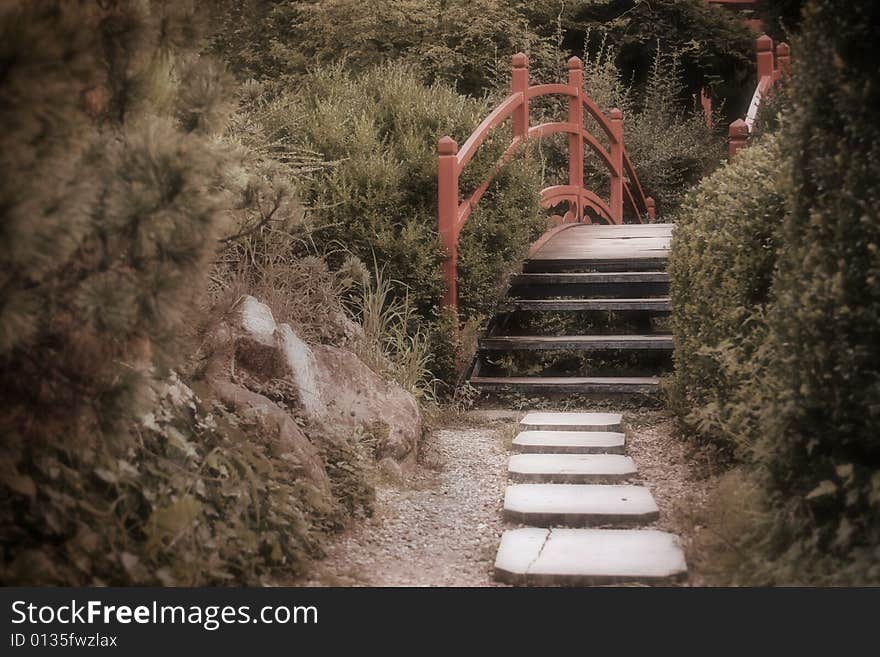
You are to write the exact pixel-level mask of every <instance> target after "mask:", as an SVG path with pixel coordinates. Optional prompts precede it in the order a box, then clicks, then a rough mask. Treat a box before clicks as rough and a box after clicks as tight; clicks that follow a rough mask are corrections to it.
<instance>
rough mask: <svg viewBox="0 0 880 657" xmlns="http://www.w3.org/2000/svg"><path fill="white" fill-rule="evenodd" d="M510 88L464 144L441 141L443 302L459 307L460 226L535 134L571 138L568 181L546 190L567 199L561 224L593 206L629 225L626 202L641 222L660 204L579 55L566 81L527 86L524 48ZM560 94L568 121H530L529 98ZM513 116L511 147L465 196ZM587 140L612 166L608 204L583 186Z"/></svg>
mask: <svg viewBox="0 0 880 657" xmlns="http://www.w3.org/2000/svg"><path fill="white" fill-rule="evenodd" d="M512 65H513V71H512V76H511V93H510V95H509V96H508V97H507V98H505V99H504V100H503V101H502V102H501V103H500V104H499V105H498V106H497V107H496V108H495V109H494V110H493V111H492V112H491V113H490V114H489V115H488V116H487V117H486V118H485V119H483V121H482V122H481V123H480V125H479V126H477V128H476V130H474V132H473V133H472V134H471V136H470V137H468V139H467V140H466V141H465V142H464V144H462V146H461V148H458V145H457V144H456V143H455V141H453V140H452V139H451V138H450V137H443V138H441V139H440V140H439V142H438V144H437V159H438V161H437V219H438V228H439V232H440V241H441V243H442V245H443V248H444V251H445V252H446V253H445V258H444V261H443V277H444V279H445V281H446V291H445V293H444V296H443V304H444V305H445V306H451V307H453V308H454V307H455V306H456V305H457V281H456V279H457V271H456V270H457V267H458V237H459V234H460V233H461V229H462V227H463V226H464V224H465V222H466V221H467V219H468V217H469V216H470V214H471V212H472V211H473V209H474V207H476V205H477V203H478V202H479V201H480V199H481V198H482V197H483V195H484V194H485V193H486V190H487V189H488V188H489V185H490V184H491V182H492V180H493V179H494V177H495V175H496V174H497V173H498V170H499V169H500V168H501V167H502V166H504V164H506V163H507V162H508V161H509V160H510V158H511V157H513V156H514V155H515V154H516V152H517V151H518V150H519V148H520V146H522V144H524V143H525V142H526V141H527V140H529V139H536V138H540V137H542V136H545V135H549V134H554V133H558V132H565V133H567V134H568V135H569V172H568V176H569V179H568V182H569V184H568V185H558V186H554V187H548V188H547V189H545V190H543V191H542V192H541V205H542V206H543V207H546V208H552V207H555V206H557V205H560V204H562V203H567V204H568V206H569V210H568V211H567V212H566V213H565V214H564V216H561V217H560V216H558V215H557V217H556V218H557V219H558V220H559V221H562V222H569V221H570V222H575V223H580V222H590V221H591V219H590V216H589V215H588V214H587V213H586V210H588V209H589V210H591V211H592V212H594V213H595V214H596V215H598V216H599V217H600V218H601V219H602V220H604V221H607V222H608V223H614V224H620V223H623V216H624V215H623V204H624V200H626V202H627V204H628V206H629V207H630V208H631V209H632V212H633V216H634V217H635V218H636V220H637V221H639V222H641V221H643V217H644V218H647V219H648V220H652V219H653V218H654V214H655V211H654V201H653V199H651V198H650V197H646V196H645V194H644V191H643V190H642V186H641V185H640V184H639V180H638V177H637V176H636V172H635V169H634V168H633V166H632V163H631V162H630V161H629V157H628V156H627V155H626V151H625V149H624V144H623V118H622V116H621V114H620V110H612V111H611V112H610V113H609V115H605V114H604V113H603V112H602V111H601V110H600V109H599V107H598V105H596V103H595V102H594V101H593V100H592V99H591V98H590V97H589V96H587V95H586V94H585V93H584V91H583V64H582V62H581V60H580V59H578V58H577V57H572V58H571V59H570V60H569V62H568V82H567V84H542V85H536V86H532V87H530V86H529V61H528V57H527V56H526V55H525V54H524V53H517V54H516V55H514V56H513V60H512ZM545 95H559V96H565V97H568V99H569V103H568V117H567V118H568V120H567V121H566V122H550V123H542V124H540V125H537V126H534V127H530V126H529V100H530V99H532V98H536V97H538V96H545ZM585 113H588V114H589V115H591V116H592V117H593V118H594V119H595V120H596V122H597V123H598V125H599V128H600V129H601V130H602V132H604V133H605V135H606V136H607V138H608V142H609V143H610V144H611V148H610V150H606V149H605V148H604V147H603V146H602V144H601V142H600V141H599V140H598V139H597V138H596V137H595V136H594V135H593V134H591V133H590V132H589V131H588V130H586V129H585V128H584V115H585ZM508 119H510V120H511V123H512V131H513V141H512V142H511V144H510V146H508V148H507V149H506V150H505V152H504V155H503V156H502V157H501V158H500V159H499V160H498V162H497V163H496V165H495V167H494V168H493V170H492V171H491V172H490V173H489V175H488V176H487V178H486V179H485V180H484V181H483V182H482V183H481V184H480V185H479V186H478V187H477V188H476V190H474V191H473V192H472V193H471V195H470V196H469V197H468V198H466V199H464V200H463V201H459V185H458V183H459V176H460V174H461V172H462V170H463V169H464V167H466V166H467V165H468V163H469V162H470V161H471V160H472V159H473V157H474V155H475V154H476V152H477V150H478V149H479V147H480V145H481V144H482V143H483V142H484V141H485V140H486V138H487V137H488V135H489V133H490V132H491V131H492V130H493V129H495V128H496V127H498V126H499V125H501V124H502V123H504V122H505V121H507V120H508ZM585 144H587V145H589V146H590V148H591V149H592V150H593V151H594V152H595V153H596V154H597V155H598V156H599V158H600V159H601V160H602V162H603V163H604V164H605V165H606V166H607V167H608V171H609V176H610V178H611V194H610V199H609V201H608V202H607V203H606V202H605V201H604V200H603V199H602V198H600V197H599V196H598V195H597V194H595V193H594V192H592V191H590V190H587V189H584V169H583V166H584V145H585Z"/></svg>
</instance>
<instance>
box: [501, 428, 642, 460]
mask: <svg viewBox="0 0 880 657" xmlns="http://www.w3.org/2000/svg"><path fill="white" fill-rule="evenodd" d="M625 443H626V435H625V434H622V433H616V432H612V431H521V432H520V433H519V434H518V435H517V437H516V438H514V439H513V450H514V451H516V452H524V453H529V454H542V453H546V454H623V451H624V444H625Z"/></svg>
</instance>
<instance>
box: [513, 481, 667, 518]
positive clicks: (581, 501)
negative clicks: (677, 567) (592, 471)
mask: <svg viewBox="0 0 880 657" xmlns="http://www.w3.org/2000/svg"><path fill="white" fill-rule="evenodd" d="M659 515H660V511H659V509H658V508H657V503H656V502H655V501H654V496H653V495H651V491H649V490H648V489H647V488H645V487H644V486H625V485H624V486H620V485H596V484H513V485H511V486H508V487H507V491H506V492H505V493H504V519H505V520H509V521H511V522H520V523H523V524H527V525H536V526H539V527H548V526H554V525H565V526H568V527H585V526H590V525H611V524H619V525H638V524H645V523H649V522H653V521H654V520H656V519H657V518H658V517H659Z"/></svg>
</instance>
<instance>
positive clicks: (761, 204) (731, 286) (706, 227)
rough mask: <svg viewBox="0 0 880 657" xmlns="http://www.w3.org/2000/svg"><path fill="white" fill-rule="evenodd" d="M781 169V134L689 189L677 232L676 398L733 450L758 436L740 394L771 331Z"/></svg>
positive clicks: (690, 418)
mask: <svg viewBox="0 0 880 657" xmlns="http://www.w3.org/2000/svg"><path fill="white" fill-rule="evenodd" d="M782 169H783V158H782V155H781V154H780V152H779V146H778V144H777V142H776V140H775V139H770V140H768V141H767V142H766V143H764V144H762V145H758V146H752V147H751V148H748V149H745V150H743V151H741V152H740V153H739V154H738V156H737V158H736V159H735V160H734V161H733V163H732V164H728V165H727V166H725V167H723V168H721V169H719V170H718V171H716V172H715V173H714V174H712V175H711V176H709V177H708V178H706V179H705V180H704V181H703V182H701V183H700V184H699V185H698V186H697V187H696V188H695V189H694V190H693V191H691V193H690V194H689V195H688V197H687V198H686V200H685V202H684V204H683V206H682V209H681V211H680V213H679V215H678V217H677V221H676V226H675V231H674V232H673V241H672V252H671V256H670V260H669V273H670V277H671V293H672V326H673V331H674V334H675V338H676V343H675V353H674V359H675V373H674V377H673V380H672V382H671V383H672V385H671V392H672V395H671V398H672V400H673V402H674V405H675V407H676V409H677V410H678V412H679V413H680V414H681V415H682V417H683V418H684V419H685V420H686V422H687V423H688V424H690V425H691V426H692V427H695V428H698V429H699V431H700V432H701V433H702V434H703V435H704V436H706V437H709V438H711V439H714V440H717V441H719V442H720V443H721V444H722V445H724V446H725V447H727V448H735V447H740V448H742V449H747V447H748V441H749V440H751V439H752V438H753V436H754V429H755V427H752V426H747V425H748V423H749V422H750V420H753V418H750V417H749V414H748V413H745V414H744V413H743V412H742V409H740V408H738V407H737V404H736V400H737V399H738V398H740V397H741V394H742V388H743V387H744V386H746V387H747V386H748V385H749V384H750V383H751V381H750V380H749V376H750V375H753V372H751V371H749V369H748V368H749V364H750V363H751V361H752V358H753V357H754V355H755V352H756V350H757V349H758V348H759V347H760V345H761V343H762V340H763V339H764V338H765V336H766V325H765V322H764V318H763V315H764V312H765V310H766V306H767V303H768V301H769V291H770V285H771V282H772V278H773V272H774V269H775V265H776V258H777V252H778V250H779V248H780V244H779V232H780V230H781V224H782V221H783V218H784V216H785V211H786V210H785V197H784V188H783V184H784V178H783V176H782V173H781V172H782Z"/></svg>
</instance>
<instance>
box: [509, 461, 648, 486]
mask: <svg viewBox="0 0 880 657" xmlns="http://www.w3.org/2000/svg"><path fill="white" fill-rule="evenodd" d="M507 472H508V474H509V475H510V478H511V479H512V480H514V481H523V482H533V483H540V482H556V483H560V484H613V483H615V482H620V481H624V480H625V479H626V478H627V477H630V476H632V475H634V474H635V473H636V464H635V463H634V462H633V460H632V459H631V458H629V457H628V456H621V455H619V454H514V455H513V456H511V457H510V460H509V461H508V464H507Z"/></svg>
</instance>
